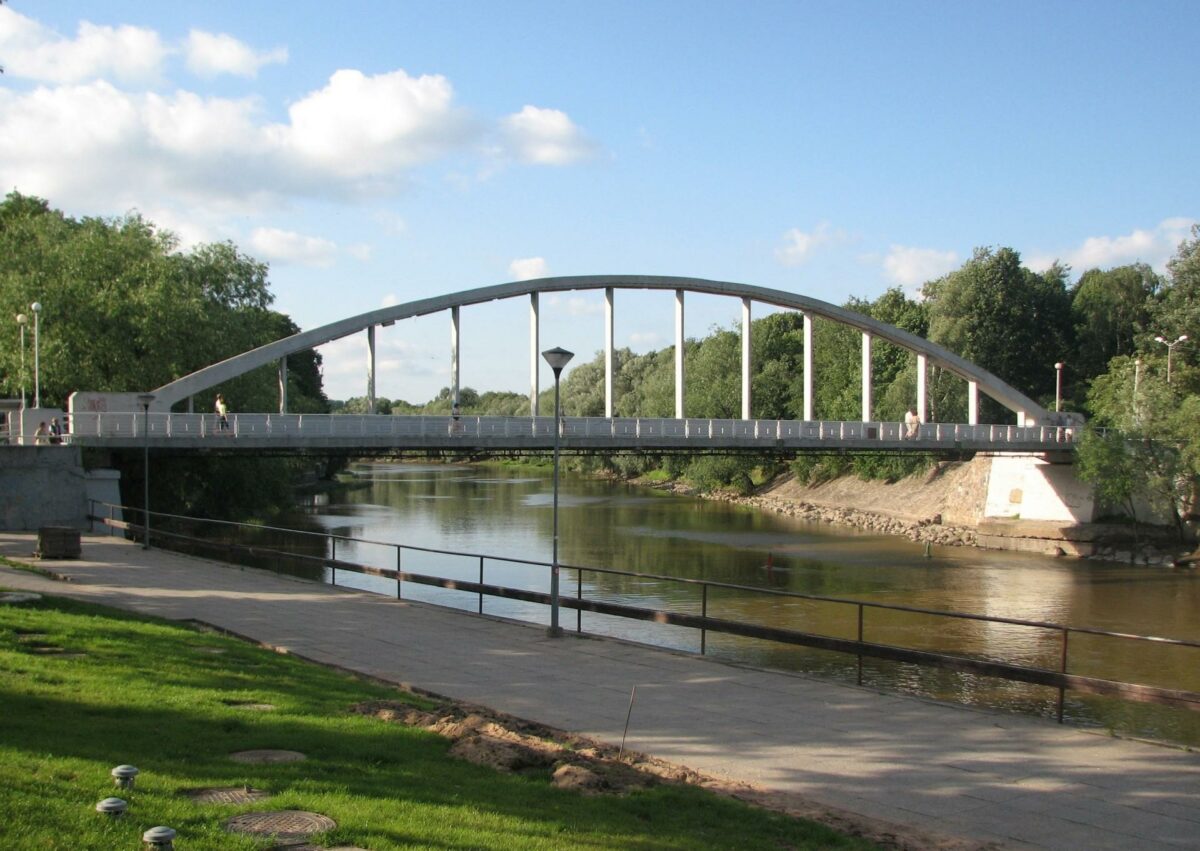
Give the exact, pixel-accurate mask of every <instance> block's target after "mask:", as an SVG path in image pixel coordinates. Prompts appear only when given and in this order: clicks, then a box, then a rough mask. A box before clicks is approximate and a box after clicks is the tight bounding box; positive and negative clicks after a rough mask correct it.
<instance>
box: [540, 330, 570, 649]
mask: <svg viewBox="0 0 1200 851" xmlns="http://www.w3.org/2000/svg"><path fill="white" fill-rule="evenodd" d="M542 357H543V358H545V359H546V363H548V364H549V365H550V369H551V370H553V371H554V542H553V544H552V547H553V555H552V557H551V561H550V633H549V634H550V636H551V637H552V638H557V637H559V636H560V635H562V628H561V627H559V625H558V443H559V436H560V434H561V432H562V408H561V407H560V406H559V401H558V386H559V377H560V376H561V375H562V371H563V367H565V366H566V365H567V364H568V363H570V362H571V358H573V357H575V353H574V352H568V351H567V350H566V349H563V348H559V347H557V346H556V347H555V348H553V349H547V350H546V351H544V352H542Z"/></svg>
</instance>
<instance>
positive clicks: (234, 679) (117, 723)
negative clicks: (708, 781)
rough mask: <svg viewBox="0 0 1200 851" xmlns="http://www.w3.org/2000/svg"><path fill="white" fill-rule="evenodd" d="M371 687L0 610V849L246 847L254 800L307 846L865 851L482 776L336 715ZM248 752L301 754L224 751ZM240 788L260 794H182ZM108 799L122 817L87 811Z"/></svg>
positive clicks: (71, 616)
mask: <svg viewBox="0 0 1200 851" xmlns="http://www.w3.org/2000/svg"><path fill="white" fill-rule="evenodd" d="M55 648H61V651H62V652H56V651H55ZM381 698H385V699H392V700H396V699H405V696H404V695H403V693H401V692H399V691H398V690H396V689H390V688H387V687H385V686H381V685H377V684H374V683H370V682H366V681H362V680H359V679H356V678H353V677H350V676H347V675H345V674H342V673H338V672H336V671H332V670H329V669H326V668H322V667H320V666H317V665H312V664H308V663H305V662H303V661H300V660H297V659H294V658H290V657H287V656H281V655H278V654H275V653H271V652H269V651H267V650H263V649H261V648H258V647H255V646H252V645H249V644H247V643H244V642H241V641H238V640H236V639H232V638H226V637H224V636H220V635H214V634H210V633H207V632H200V631H195V630H191V629H188V628H186V627H183V626H179V625H177V624H173V623H169V622H165V621H159V620H154V619H149V618H142V617H138V616H135V615H130V614H126V613H122V612H118V611H114V610H111V609H105V608H101V607H97V606H90V605H85V604H82V603H76V602H72V601H69V600H64V599H54V598H46V599H44V600H42V601H41V602H37V603H26V604H23V605H0V848H3V849H57V848H62V849H67V848H70V849H98V850H99V849H102V851H112V849H138V848H141V835H142V832H143V831H145V830H146V829H148V828H150V827H153V826H155V825H168V826H170V827H173V828H175V829H176V830H177V831H178V832H179V836H178V838H177V839H176V848H177V849H179V851H199V849H214V851H215V849H223V851H224V849H239V848H240V849H251V848H264V847H266V846H267V845H269V843H267V842H264V841H261V840H255V839H253V838H251V837H244V836H235V835H231V834H228V833H225V832H224V831H223V830H222V828H221V823H222V822H223V821H225V820H226V819H228V818H229V817H230V816H233V815H236V814H239V813H244V812H256V811H263V810H311V811H315V812H318V813H321V814H323V815H326V816H328V817H330V818H332V819H333V820H334V821H336V822H337V828H336V829H334V830H332V831H330V832H329V833H327V834H325V835H323V836H317V837H314V838H313V840H312V841H313V842H314V843H319V844H322V845H324V846H328V847H333V846H338V845H353V846H360V847H362V848H368V849H372V851H382V849H389V848H405V849H411V848H436V849H474V848H502V849H514V848H519V849H561V848H587V849H606V848H611V849H710V848H711V849H718V848H721V849H726V848H752V849H760V848H761V849H775V848H778V849H817V848H820V849H841V848H846V849H866V848H871V847H874V846H871V845H870V844H868V843H865V842H863V841H861V840H857V839H850V838H847V837H844V836H841V835H839V834H836V833H833V832H832V831H830V830H828V829H826V828H824V827H822V826H819V825H814V824H809V823H805V822H801V821H797V820H794V819H789V818H785V817H783V816H779V815H775V814H772V813H768V812H764V811H759V810H755V809H752V808H750V807H748V806H746V805H743V804H740V803H738V802H735V801H731V800H727V799H724V798H720V797H717V796H715V795H712V794H710V793H708V792H705V791H703V790H700V789H696V788H691V787H683V786H673V785H660V786H656V787H654V788H651V789H645V790H640V791H634V792H631V793H629V794H627V795H622V796H615V795H600V796H583V795H580V794H577V793H574V792H568V791H563V790H559V789H556V788H554V787H552V786H551V785H550V782H549V781H550V778H549V771H545V772H539V773H537V774H532V775H505V774H500V773H497V772H495V771H492V770H490V769H486V768H481V767H478V766H475V765H471V764H469V763H466V762H462V761H459V760H456V759H454V758H452V757H450V756H448V755H447V753H446V751H447V749H448V747H449V743H448V741H447V740H445V739H443V738H441V737H440V736H437V735H434V734H432V733H428V732H426V731H424V730H420V729H415V728H408V727H405V726H403V725H400V724H389V723H386V722H384V721H380V720H377V719H374V718H370V717H364V716H361V715H355V714H351V713H350V712H349V711H348V710H349V707H350V706H351V705H353V704H355V703H358V702H360V701H365V700H372V699H381ZM409 699H411V700H412V701H413V702H414V703H415V704H417V705H420V698H415V697H410V698H409ZM242 702H245V703H260V704H272V705H274V706H275V707H276V708H275V710H274V711H249V710H247V709H244V708H239V707H237V706H236V705H235V704H237V703H242ZM258 748H280V749H287V750H296V751H301V752H303V753H304V754H306V755H307V757H308V759H307V761H305V762H299V763H288V764H274V765H244V764H240V763H237V762H234V761H233V760H231V759H230V758H229V754H231V753H233V752H235V751H242V750H250V749H258ZM122 763H129V764H132V765H135V766H137V767H138V768H139V769H140V771H141V774H140V775H139V776H138V778H137V784H136V787H135V788H134V789H133V790H129V791H124V790H117V789H115V788H114V787H113V781H112V778H111V777H110V776H109V771H110V770H111V769H112V768H113V767H114V766H116V765H119V764H122ZM244 785H249V786H252V787H254V788H255V789H262V790H266V791H267V792H269V793H270V794H271V797H269V798H267V799H264V800H261V801H257V802H254V803H250V804H238V805H233V804H200V803H196V802H194V801H192V800H191V799H190V798H188V797H187V796H186V795H185V794H183V793H184V791H185V790H189V789H197V788H204V787H234V786H244ZM110 795H115V796H118V797H121V798H124V799H126V800H127V801H128V802H129V811H128V813H127V814H126V815H125V816H123V817H120V818H116V819H114V818H111V817H108V816H104V815H100V814H98V813H96V812H95V809H94V808H95V805H96V803H97V802H98V801H100V800H101V799H103V798H106V797H108V796H110Z"/></svg>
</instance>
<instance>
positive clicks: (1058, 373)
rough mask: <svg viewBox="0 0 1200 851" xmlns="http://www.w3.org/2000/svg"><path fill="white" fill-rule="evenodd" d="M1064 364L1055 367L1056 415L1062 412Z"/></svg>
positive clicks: (1057, 364)
mask: <svg viewBox="0 0 1200 851" xmlns="http://www.w3.org/2000/svg"><path fill="white" fill-rule="evenodd" d="M1063 366H1064V364H1063V362H1062V361H1059V362H1058V363H1056V364H1055V365H1054V413H1056V414H1057V413H1058V412H1059V411H1061V410H1062V371H1063Z"/></svg>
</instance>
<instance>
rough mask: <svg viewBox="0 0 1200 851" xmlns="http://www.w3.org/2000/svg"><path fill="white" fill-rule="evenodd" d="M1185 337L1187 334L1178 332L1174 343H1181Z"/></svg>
mask: <svg viewBox="0 0 1200 851" xmlns="http://www.w3.org/2000/svg"><path fill="white" fill-rule="evenodd" d="M1187 338H1188V336H1187V334H1180V335H1179V339H1178V340H1176V341H1175V342H1176V343H1182V342H1183V341H1184V340H1186V339H1187Z"/></svg>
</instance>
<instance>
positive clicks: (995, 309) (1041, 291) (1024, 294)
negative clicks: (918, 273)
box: [923, 248, 1073, 421]
mask: <svg viewBox="0 0 1200 851" xmlns="http://www.w3.org/2000/svg"><path fill="white" fill-rule="evenodd" d="M1066 276H1067V269H1066V268H1065V267H1063V266H1060V265H1058V264H1055V265H1054V266H1052V267H1051V268H1050V269H1049V270H1047V271H1046V272H1045V273H1043V274H1041V275H1038V274H1035V273H1034V272H1031V271H1030V270H1028V269H1026V268H1024V267H1022V266H1021V256H1020V254H1018V253H1017V252H1016V251H1014V250H1013V249H1011V248H1001V249H998V250H993V249H990V248H977V249H975V254H974V256H973V257H972V258H971V259H970V260H968V261H967V262H966V263H965V264H964V265H963V266H962V268H960V269H958V270H956V271H954V272H951V273H950V274H948V275H946V276H944V277H942V278H939V279H938V280H936V281H932V282H930V283H928V284H926V285H925V287H924V289H923V292H924V294H925V297H926V301H927V303H928V309H929V339H930V340H932V341H933V342H935V343H939V344H941V345H943V346H945V347H946V348H948V349H950V351H952V352H954V353H955V354H958V355H961V356H962V357H964V358H966V359H967V360H969V361H972V362H973V363H975V364H977V365H978V366H981V367H983V368H984V369H986V370H988V371H989V372H991V373H993V374H995V375H996V376H997V377H999V378H1000V379H1002V380H1004V381H1007V382H1008V383H1009V384H1011V385H1013V386H1014V387H1016V388H1017V389H1018V390H1021V391H1022V392H1024V393H1027V394H1029V395H1031V396H1034V397H1038V396H1041V397H1043V398H1045V397H1047V396H1049V397H1050V398H1053V393H1054V381H1055V374H1054V369H1053V364H1054V363H1055V362H1056V361H1060V360H1063V359H1064V357H1065V356H1066V354H1067V352H1068V350H1069V343H1070V340H1071V336H1072V333H1073V329H1072V326H1071V313H1070V297H1069V296H1068V294H1067V290H1066ZM938 389H939V390H940V387H939V388H938ZM982 402H983V404H981V406H980V418H981V419H982V420H984V421H989V420H990V421H1003V418H1005V417H1007V416H1008V412H1007V411H1004V410H1003V409H1001V408H1000V406H999V405H997V404H995V403H993V402H991V401H990V400H987V399H985V400H982Z"/></svg>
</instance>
